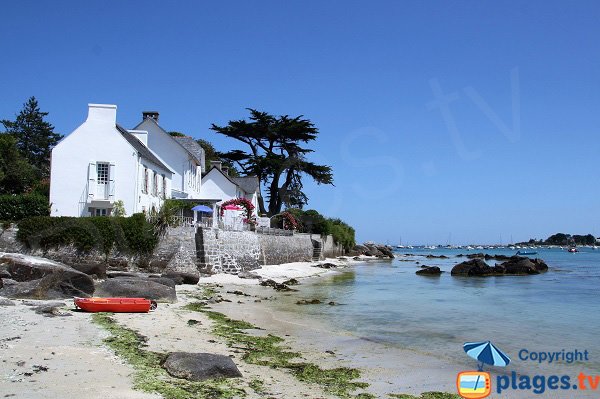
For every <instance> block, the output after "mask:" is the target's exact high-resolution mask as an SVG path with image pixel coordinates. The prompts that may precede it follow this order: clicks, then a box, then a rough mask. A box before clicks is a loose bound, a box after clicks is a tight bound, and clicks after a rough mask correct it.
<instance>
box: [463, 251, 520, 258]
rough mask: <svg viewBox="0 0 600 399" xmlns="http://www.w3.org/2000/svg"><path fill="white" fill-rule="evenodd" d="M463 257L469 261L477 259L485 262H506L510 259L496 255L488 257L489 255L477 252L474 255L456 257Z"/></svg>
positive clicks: (506, 256)
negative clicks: (493, 260)
mask: <svg viewBox="0 0 600 399" xmlns="http://www.w3.org/2000/svg"><path fill="white" fill-rule="evenodd" d="M464 256H466V257H467V258H469V259H477V258H479V259H485V260H490V259H495V260H508V259H510V258H511V256H508V255H498V254H496V255H490V254H484V253H482V252H478V253H475V254H467V255H463V254H459V255H456V257H457V258H462V257H464Z"/></svg>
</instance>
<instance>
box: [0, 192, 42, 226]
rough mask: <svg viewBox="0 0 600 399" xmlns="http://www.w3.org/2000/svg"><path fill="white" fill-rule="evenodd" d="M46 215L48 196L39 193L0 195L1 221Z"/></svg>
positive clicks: (13, 220)
mask: <svg viewBox="0 0 600 399" xmlns="http://www.w3.org/2000/svg"><path fill="white" fill-rule="evenodd" d="M48 215H50V204H49V203H48V197H44V196H43V195H39V194H21V195H0V220H1V221H3V222H17V221H19V220H23V219H25V218H28V217H32V216H48Z"/></svg>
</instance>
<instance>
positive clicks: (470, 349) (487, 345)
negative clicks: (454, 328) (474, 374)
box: [463, 341, 510, 371]
mask: <svg viewBox="0 0 600 399" xmlns="http://www.w3.org/2000/svg"><path fill="white" fill-rule="evenodd" d="M463 349H464V350H465V352H467V355H469V356H471V357H472V358H473V359H475V360H477V361H479V362H481V364H479V365H478V368H479V371H483V365H484V364H489V365H491V366H500V367H505V366H506V365H508V364H509V363H510V358H509V357H508V356H507V355H506V354H504V353H503V352H502V351H501V350H500V349H498V348H497V347H495V346H494V345H493V344H492V343H491V342H490V341H485V342H466V343H465V344H464V345H463Z"/></svg>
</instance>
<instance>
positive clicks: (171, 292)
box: [95, 277, 177, 302]
mask: <svg viewBox="0 0 600 399" xmlns="http://www.w3.org/2000/svg"><path fill="white" fill-rule="evenodd" d="M160 280H169V279H163V278H159V279H157V278H139V277H116V278H109V279H108V280H105V281H104V282H102V283H100V284H99V285H98V287H97V288H96V294H95V295H96V296H99V297H132V298H146V299H152V300H155V301H158V302H175V301H177V294H176V292H175V283H174V282H173V281H172V280H169V282H170V285H169V284H166V283H165V281H160Z"/></svg>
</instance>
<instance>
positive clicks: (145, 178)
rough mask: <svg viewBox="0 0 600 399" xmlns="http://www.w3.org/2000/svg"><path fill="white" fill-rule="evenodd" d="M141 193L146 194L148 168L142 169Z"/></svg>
mask: <svg viewBox="0 0 600 399" xmlns="http://www.w3.org/2000/svg"><path fill="white" fill-rule="evenodd" d="M142 192H143V193H144V194H148V168H146V167H144V182H143V185H142Z"/></svg>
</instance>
